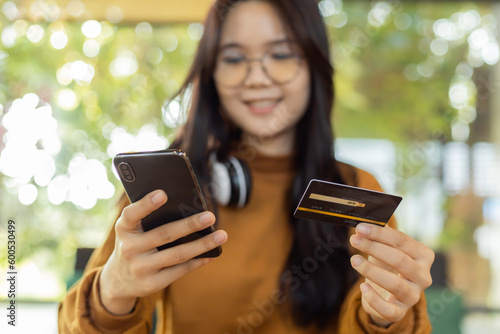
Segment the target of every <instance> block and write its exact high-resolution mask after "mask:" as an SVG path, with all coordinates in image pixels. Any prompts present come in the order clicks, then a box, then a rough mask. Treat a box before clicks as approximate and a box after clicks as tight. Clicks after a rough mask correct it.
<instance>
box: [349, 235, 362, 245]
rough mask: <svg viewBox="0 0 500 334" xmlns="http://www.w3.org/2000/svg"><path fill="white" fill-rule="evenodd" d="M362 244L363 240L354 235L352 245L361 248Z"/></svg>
mask: <svg viewBox="0 0 500 334" xmlns="http://www.w3.org/2000/svg"><path fill="white" fill-rule="evenodd" d="M360 244H361V238H360V237H359V236H357V235H353V236H352V237H351V245H353V246H359V245H360Z"/></svg>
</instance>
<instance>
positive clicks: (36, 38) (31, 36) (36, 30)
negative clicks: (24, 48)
mask: <svg viewBox="0 0 500 334" xmlns="http://www.w3.org/2000/svg"><path fill="white" fill-rule="evenodd" d="M44 34H45V31H44V30H43V28H42V27H41V26H39V25H38V24H32V25H31V26H30V27H29V28H28V31H26V37H27V38H28V40H29V41H30V42H32V43H38V42H40V41H41V40H42V38H43V35H44Z"/></svg>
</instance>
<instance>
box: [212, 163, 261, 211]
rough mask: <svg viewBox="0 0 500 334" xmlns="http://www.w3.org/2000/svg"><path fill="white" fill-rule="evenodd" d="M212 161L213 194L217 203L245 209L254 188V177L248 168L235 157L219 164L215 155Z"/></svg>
mask: <svg viewBox="0 0 500 334" xmlns="http://www.w3.org/2000/svg"><path fill="white" fill-rule="evenodd" d="M210 160H211V163H212V174H211V178H212V182H213V185H214V192H213V194H214V197H215V199H216V200H217V202H218V203H219V204H221V205H224V206H236V207H237V208H242V207H244V206H245V204H247V203H248V200H249V199H250V191H251V186H252V176H251V174H250V170H249V168H248V166H247V165H246V164H245V163H244V162H243V161H241V160H239V159H237V158H235V157H229V159H228V160H226V161H223V162H218V161H217V159H216V158H215V154H213V155H211V157H210Z"/></svg>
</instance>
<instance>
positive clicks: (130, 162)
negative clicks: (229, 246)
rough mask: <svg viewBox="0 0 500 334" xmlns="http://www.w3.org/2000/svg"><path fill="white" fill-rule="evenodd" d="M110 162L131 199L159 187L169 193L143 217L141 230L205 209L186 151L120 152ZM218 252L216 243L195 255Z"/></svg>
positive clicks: (193, 236) (189, 238)
mask: <svg viewBox="0 0 500 334" xmlns="http://www.w3.org/2000/svg"><path fill="white" fill-rule="evenodd" d="M113 165H114V166H115V168H116V170H117V172H118V175H119V177H120V180H121V182H122V184H123V187H124V188H125V192H126V193H127V196H128V198H129V200H130V202H132V203H133V202H136V201H138V200H140V199H141V198H143V197H144V196H145V195H147V194H148V193H150V192H151V191H153V190H156V189H162V190H163V191H165V193H166V194H167V196H168V200H167V202H166V203H165V204H164V205H162V206H161V207H160V208H158V209H156V210H155V211H153V212H152V213H150V214H149V215H148V216H146V217H144V218H143V219H142V222H141V224H142V228H143V230H144V231H149V230H152V229H154V228H156V227H158V226H160V225H163V224H166V223H170V222H174V221H176V220H179V219H183V218H186V217H189V216H191V215H193V214H196V213H199V212H203V211H206V210H208V209H207V204H206V202H205V199H204V198H203V194H202V192H201V189H200V185H199V184H198V180H197V179H196V175H195V174H194V171H193V167H192V166H191V163H190V162H189V159H188V157H187V155H186V153H184V152H182V151H180V150H171V149H169V150H162V151H151V152H134V153H120V154H117V155H116V156H115V157H114V158H113ZM214 231H215V229H214V227H213V226H210V227H207V228H205V229H203V230H200V231H197V232H195V233H192V234H189V235H187V236H185V237H182V238H180V239H178V240H175V241H173V242H170V243H168V244H165V245H162V246H160V247H158V250H163V249H166V248H170V247H174V246H177V245H180V244H184V243H187V242H190V241H193V240H196V239H199V238H201V237H204V236H206V235H208V234H210V233H212V232H214ZM221 252H222V248H221V247H220V246H219V247H217V248H214V249H212V250H210V251H208V252H206V253H203V254H200V255H198V256H196V257H197V258H201V257H217V256H219V255H220V254H221Z"/></svg>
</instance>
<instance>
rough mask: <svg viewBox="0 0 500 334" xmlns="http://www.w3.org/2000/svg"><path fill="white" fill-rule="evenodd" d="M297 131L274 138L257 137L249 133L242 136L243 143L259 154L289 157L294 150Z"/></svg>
mask: <svg viewBox="0 0 500 334" xmlns="http://www.w3.org/2000/svg"><path fill="white" fill-rule="evenodd" d="M294 137H295V131H288V132H287V133H286V134H282V135H276V136H273V137H265V136H255V135H252V134H249V133H245V132H244V133H243V134H242V140H243V142H245V143H247V144H248V145H249V146H251V147H253V148H255V149H256V150H257V152H260V153H263V154H266V155H287V154H290V153H292V152H293V150H294Z"/></svg>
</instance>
